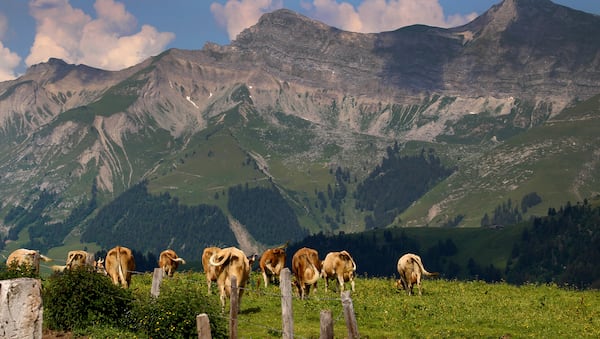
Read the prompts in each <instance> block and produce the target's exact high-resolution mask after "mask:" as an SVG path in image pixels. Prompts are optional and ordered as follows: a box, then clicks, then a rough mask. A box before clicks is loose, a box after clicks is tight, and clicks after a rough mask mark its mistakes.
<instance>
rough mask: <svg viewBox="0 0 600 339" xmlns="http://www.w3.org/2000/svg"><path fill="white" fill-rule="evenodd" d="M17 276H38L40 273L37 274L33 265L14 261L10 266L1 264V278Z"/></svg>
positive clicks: (6, 278)
mask: <svg viewBox="0 0 600 339" xmlns="http://www.w3.org/2000/svg"><path fill="white" fill-rule="evenodd" d="M15 278H38V275H37V274H35V272H34V271H33V267H31V265H27V264H20V265H19V264H17V263H16V262H12V263H10V264H9V265H8V266H6V265H5V264H0V280H8V279H15Z"/></svg>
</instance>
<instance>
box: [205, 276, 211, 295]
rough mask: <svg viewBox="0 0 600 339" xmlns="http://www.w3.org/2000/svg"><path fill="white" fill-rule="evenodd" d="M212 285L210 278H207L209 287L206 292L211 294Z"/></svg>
mask: <svg viewBox="0 0 600 339" xmlns="http://www.w3.org/2000/svg"><path fill="white" fill-rule="evenodd" d="M210 285H211V281H210V279H209V278H206V286H208V289H207V290H206V294H209V295H210V294H211V293H210V292H211V291H210Z"/></svg>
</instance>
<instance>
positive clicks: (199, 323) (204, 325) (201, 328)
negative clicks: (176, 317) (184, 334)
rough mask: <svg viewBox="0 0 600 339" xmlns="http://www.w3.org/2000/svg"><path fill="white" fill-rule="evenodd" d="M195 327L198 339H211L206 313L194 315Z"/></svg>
mask: <svg viewBox="0 0 600 339" xmlns="http://www.w3.org/2000/svg"><path fill="white" fill-rule="evenodd" d="M196 329H197V330H198V339H212V335H211V333H210V321H209V320H208V314H206V313H202V314H198V315H197V316H196Z"/></svg>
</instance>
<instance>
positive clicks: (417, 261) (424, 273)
mask: <svg viewBox="0 0 600 339" xmlns="http://www.w3.org/2000/svg"><path fill="white" fill-rule="evenodd" d="M413 261H414V262H416V263H417V265H419V269H420V270H421V274H423V275H424V276H427V277H435V276H438V275H440V274H439V273H438V272H427V270H426V269H425V266H423V262H421V258H420V257H417V256H415V257H413Z"/></svg>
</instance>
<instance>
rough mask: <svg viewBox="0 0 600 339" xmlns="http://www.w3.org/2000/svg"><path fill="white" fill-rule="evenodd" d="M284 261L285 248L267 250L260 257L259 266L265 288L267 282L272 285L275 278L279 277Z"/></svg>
mask: <svg viewBox="0 0 600 339" xmlns="http://www.w3.org/2000/svg"><path fill="white" fill-rule="evenodd" d="M285 259H286V253H285V247H277V248H270V249H267V250H265V251H264V252H263V254H262V255H261V256H260V262H259V266H260V271H261V272H262V276H263V280H264V281H265V287H267V286H268V285H269V281H271V282H273V283H274V282H275V278H276V277H279V274H280V273H281V270H282V269H283V268H284V267H285Z"/></svg>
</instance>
